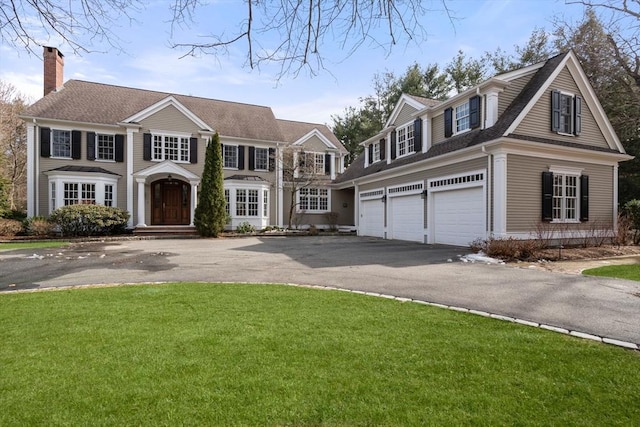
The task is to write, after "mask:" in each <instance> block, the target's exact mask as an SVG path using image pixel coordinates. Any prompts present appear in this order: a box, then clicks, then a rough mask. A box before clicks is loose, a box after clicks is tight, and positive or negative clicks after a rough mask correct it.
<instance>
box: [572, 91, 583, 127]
mask: <svg viewBox="0 0 640 427" xmlns="http://www.w3.org/2000/svg"><path fill="white" fill-rule="evenodd" d="M573 102H574V105H573V134H574V135H576V136H577V135H580V132H582V98H580V97H579V96H577V95H576V97H575V98H574V99H573Z"/></svg>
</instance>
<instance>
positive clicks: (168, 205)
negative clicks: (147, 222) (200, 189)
mask: <svg viewBox="0 0 640 427" xmlns="http://www.w3.org/2000/svg"><path fill="white" fill-rule="evenodd" d="M151 192H152V195H151V200H152V206H151V225H189V222H190V212H191V205H190V204H191V186H190V185H189V184H188V183H186V182H183V181H180V180H177V179H163V180H159V181H155V182H154V183H153V184H152V185H151Z"/></svg>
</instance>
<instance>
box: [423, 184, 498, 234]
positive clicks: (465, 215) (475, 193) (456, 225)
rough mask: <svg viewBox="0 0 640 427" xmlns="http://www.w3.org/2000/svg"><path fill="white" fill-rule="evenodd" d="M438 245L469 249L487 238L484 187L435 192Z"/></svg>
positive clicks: (435, 231)
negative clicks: (472, 244)
mask: <svg viewBox="0 0 640 427" xmlns="http://www.w3.org/2000/svg"><path fill="white" fill-rule="evenodd" d="M433 195H434V197H433V204H434V216H435V218H434V222H433V224H434V228H435V230H434V234H435V235H434V242H435V243H443V244H447V245H457V246H467V245H469V243H471V242H472V241H473V240H475V239H477V238H479V237H481V238H484V237H485V234H486V233H485V207H484V202H483V197H482V187H474V188H464V189H460V190H451V191H442V192H437V193H433Z"/></svg>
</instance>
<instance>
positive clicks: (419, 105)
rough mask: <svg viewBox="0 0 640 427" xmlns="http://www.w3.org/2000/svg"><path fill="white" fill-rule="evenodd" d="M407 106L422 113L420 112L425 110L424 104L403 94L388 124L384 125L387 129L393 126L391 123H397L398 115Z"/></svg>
mask: <svg viewBox="0 0 640 427" xmlns="http://www.w3.org/2000/svg"><path fill="white" fill-rule="evenodd" d="M405 104H407V105H410V106H412V107H413V108H415V109H417V110H418V111H420V110H422V109H424V108H425V105H424V104H422V103H420V102H418V101H416V100H415V99H413V98H411V97H410V96H408V95H407V94H405V93H403V94H402V95H401V96H400V99H399V100H398V102H397V103H396V106H395V108H394V109H393V111H392V112H391V115H390V116H389V118H388V119H387V122H386V123H385V124H384V127H385V128H386V127H389V126H390V125H391V123H393V122H395V120H396V119H397V118H398V114H400V111H402V107H404V106H405Z"/></svg>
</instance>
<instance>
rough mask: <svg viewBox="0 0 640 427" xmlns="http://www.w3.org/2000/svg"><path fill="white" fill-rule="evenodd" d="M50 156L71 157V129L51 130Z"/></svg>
mask: <svg viewBox="0 0 640 427" xmlns="http://www.w3.org/2000/svg"><path fill="white" fill-rule="evenodd" d="M51 157H66V158H71V131H68V130H58V129H53V130H52V131H51Z"/></svg>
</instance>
